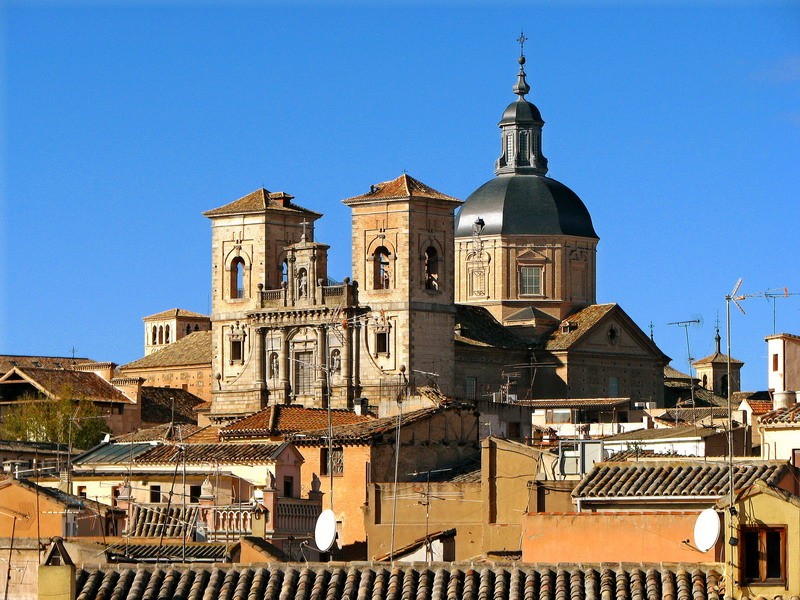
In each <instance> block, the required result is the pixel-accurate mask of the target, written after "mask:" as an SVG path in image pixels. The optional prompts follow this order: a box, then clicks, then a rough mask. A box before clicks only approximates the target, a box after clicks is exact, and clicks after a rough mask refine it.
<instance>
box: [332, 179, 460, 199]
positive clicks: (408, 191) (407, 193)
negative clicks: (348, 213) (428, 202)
mask: <svg viewBox="0 0 800 600" xmlns="http://www.w3.org/2000/svg"><path fill="white" fill-rule="evenodd" d="M409 197H414V198H431V199H433V200H447V201H449V202H453V203H456V204H461V200H459V199H458V198H453V197H452V196H448V195H447V194H443V193H441V192H437V191H436V190H435V189H433V188H432V187H429V186H427V185H425V184H424V183H422V182H421V181H419V180H417V179H414V178H413V177H411V176H410V175H406V174H403V175H400V177H398V178H397V179H392V180H391V181H384V182H382V183H378V184H375V185H373V186H372V188H371V190H370V191H369V192H368V193H366V194H361V195H360V196H353V197H352V198H348V199H347V200H343V202H344V203H345V204H358V203H359V202H373V201H375V200H399V199H402V198H409Z"/></svg>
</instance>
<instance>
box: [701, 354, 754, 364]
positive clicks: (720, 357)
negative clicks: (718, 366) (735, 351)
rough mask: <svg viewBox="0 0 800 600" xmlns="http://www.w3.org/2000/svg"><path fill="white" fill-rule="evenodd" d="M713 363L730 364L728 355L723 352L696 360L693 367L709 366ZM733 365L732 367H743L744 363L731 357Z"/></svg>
mask: <svg viewBox="0 0 800 600" xmlns="http://www.w3.org/2000/svg"><path fill="white" fill-rule="evenodd" d="M712 363H725V364H728V355H727V354H723V353H722V352H714V353H713V354H709V355H708V356H705V357H703V358H701V359H700V360H696V361H694V362H693V363H692V365H708V364H712ZM731 364H732V365H743V364H744V363H743V362H742V361H740V360H738V359H736V358H733V357H731Z"/></svg>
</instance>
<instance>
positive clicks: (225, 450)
mask: <svg viewBox="0 0 800 600" xmlns="http://www.w3.org/2000/svg"><path fill="white" fill-rule="evenodd" d="M284 446H285V444H264V443H261V444H186V446H185V448H186V449H185V452H186V462H187V463H189V464H212V463H220V464H226V463H231V462H235V463H237V464H242V463H244V464H264V463H271V462H274V461H275V459H276V458H277V457H278V455H280V453H281V452H282V451H283V448H284ZM179 456H180V450H179V448H178V447H177V446H174V445H172V444H169V445H167V444H163V445H160V446H155V447H153V449H152V450H148V451H147V452H144V453H143V454H140V455H139V456H137V457H136V458H134V462H135V463H136V464H137V465H143V464H151V465H152V464H159V465H164V464H172V465H174V464H175V461H176V460H178V457H179ZM181 460H182V459H181Z"/></svg>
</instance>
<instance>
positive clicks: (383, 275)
mask: <svg viewBox="0 0 800 600" xmlns="http://www.w3.org/2000/svg"><path fill="white" fill-rule="evenodd" d="M372 264H373V287H374V288H375V289H376V290H388V289H389V287H390V284H391V277H390V275H389V251H388V250H387V249H386V247H385V246H380V247H379V248H377V249H376V250H375V253H374V254H373V255H372Z"/></svg>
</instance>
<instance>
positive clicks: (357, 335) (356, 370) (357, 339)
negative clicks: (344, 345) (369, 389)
mask: <svg viewBox="0 0 800 600" xmlns="http://www.w3.org/2000/svg"><path fill="white" fill-rule="evenodd" d="M361 326H362V325H361V323H360V322H359V321H356V324H355V327H354V328H353V394H354V396H355V397H359V396H361Z"/></svg>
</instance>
